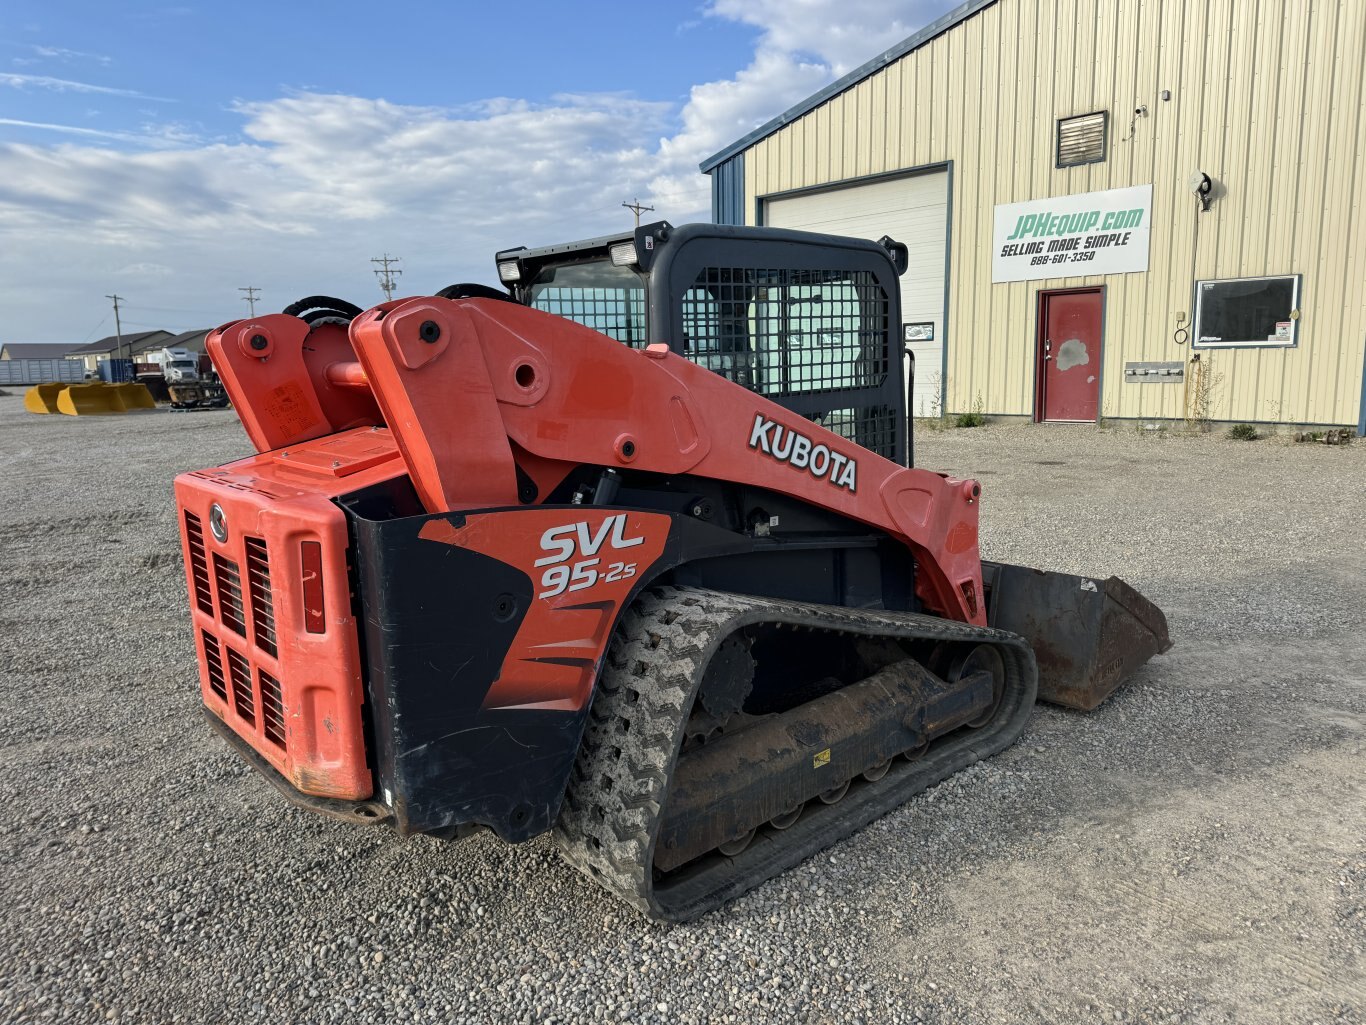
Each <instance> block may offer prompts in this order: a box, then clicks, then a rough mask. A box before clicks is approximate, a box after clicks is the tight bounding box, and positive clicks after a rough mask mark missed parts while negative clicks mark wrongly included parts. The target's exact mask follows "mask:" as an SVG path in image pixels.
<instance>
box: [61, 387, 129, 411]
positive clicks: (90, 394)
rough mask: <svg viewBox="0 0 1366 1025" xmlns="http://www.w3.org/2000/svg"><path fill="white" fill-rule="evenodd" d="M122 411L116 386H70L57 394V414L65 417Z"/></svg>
mask: <svg viewBox="0 0 1366 1025" xmlns="http://www.w3.org/2000/svg"><path fill="white" fill-rule="evenodd" d="M123 411H124V408H123V400H122V399H120V398H119V386H118V385H116V384H72V385H67V387H65V388H63V389H62V390H61V391H60V392H58V393H57V412H59V413H65V414H66V415H67V416H103V415H105V414H108V413H122V412H123Z"/></svg>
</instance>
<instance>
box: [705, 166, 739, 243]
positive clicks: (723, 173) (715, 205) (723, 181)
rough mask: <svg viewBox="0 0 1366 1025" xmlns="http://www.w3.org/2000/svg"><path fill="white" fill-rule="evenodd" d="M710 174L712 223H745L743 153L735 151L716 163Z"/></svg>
mask: <svg viewBox="0 0 1366 1025" xmlns="http://www.w3.org/2000/svg"><path fill="white" fill-rule="evenodd" d="M709 173H710V174H711V220H712V223H713V224H741V225H742V224H744V223H745V155H744V154H743V153H737V154H736V155H735V156H733V157H731V158H730V159H729V160H727V161H726V162H725V163H722V164H718V165H716V167H715V168H713V169H712V170H711V171H710V172H709Z"/></svg>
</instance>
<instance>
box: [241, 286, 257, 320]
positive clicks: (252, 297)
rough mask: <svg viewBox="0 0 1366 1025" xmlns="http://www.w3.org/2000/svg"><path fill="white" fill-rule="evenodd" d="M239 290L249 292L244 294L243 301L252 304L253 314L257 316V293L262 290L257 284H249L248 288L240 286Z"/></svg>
mask: <svg viewBox="0 0 1366 1025" xmlns="http://www.w3.org/2000/svg"><path fill="white" fill-rule="evenodd" d="M237 291H239V292H246V293H247V294H246V295H244V296H242V301H243V302H245V303H250V304H251V315H252V316H253V317H254V316H256V293H257V292H259V291H261V290H260V289H259V288H257V287H256V286H255V285H248V286H247V287H246V288H239V289H238V290H237Z"/></svg>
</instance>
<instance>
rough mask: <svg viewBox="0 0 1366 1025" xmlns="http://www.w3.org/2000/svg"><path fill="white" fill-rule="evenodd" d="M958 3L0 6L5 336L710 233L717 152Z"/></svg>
mask: <svg viewBox="0 0 1366 1025" xmlns="http://www.w3.org/2000/svg"><path fill="white" fill-rule="evenodd" d="M954 6H956V0H783V2H779V0H693V2H685V0H654V2H647V3H641V2H639V0H637V2H635V3H619V2H607V0H578V2H572V3H571V2H566V0H560V2H544V0H523V2H521V3H519V4H516V5H509V4H498V3H487V2H484V3H469V2H463V0H462V2H456V0H451V2H447V3H438V2H410V3H404V2H401V0H395V2H392V3H389V4H387V5H382V4H375V3H366V4H361V3H353V2H350V0H334V2H331V3H322V2H313V0H295V2H279V0H277V2H275V3H264V2H257V0H239V2H236V3H232V4H225V3H222V2H215V3H203V4H188V3H187V4H180V5H169V4H165V3H156V2H151V3H132V2H123V3H117V2H116V3H109V2H104V3H94V2H63V0H6V2H5V4H4V5H3V7H0V342H62V343H67V344H72V345H75V344H81V343H83V342H86V341H92V340H94V339H97V338H100V337H103V336H105V335H109V334H112V333H113V331H114V318H113V311H112V304H111V303H110V301H109V300H108V299H106V298H105V297H106V296H107V295H110V294H118V295H120V296H122V297H123V298H124V300H125V301H124V302H122V303H120V308H121V310H122V311H123V312H122V322H123V328H124V330H125V331H129V332H132V331H144V330H150V329H153V328H165V329H167V330H170V331H176V332H179V331H185V330H190V329H193V328H202V327H212V326H216V325H218V324H221V323H225V322H227V321H230V320H235V319H238V318H240V317H243V316H245V315H247V312H248V307H247V304H246V303H245V302H244V301H243V293H242V292H240V291H238V289H240V288H242V287H244V286H248V285H251V286H255V287H257V288H258V289H259V290H260V291H259V299H258V304H257V310H258V312H267V311H270V310H278V309H280V308H282V307H283V306H285V305H287V304H288V303H290V302H292V301H293V300H295V299H297V298H299V297H301V296H305V295H313V294H326V295H335V296H340V297H341V298H344V299H348V300H350V301H352V302H354V303H356V304H357V305H359V306H362V307H366V306H371V305H374V304H375V303H377V302H380V301H382V300H383V298H384V297H383V293H382V292H381V291H380V289H379V283H378V281H377V279H376V277H375V275H374V273H373V271H374V270H375V267H374V266H373V265H372V264H371V263H370V260H371V258H372V257H377V256H381V255H385V254H388V255H390V256H397V257H398V258H399V259H400V262H399V263H398V264H397V265H396V266H397V268H398V269H399V270H401V271H402V276H401V277H400V278H399V281H398V285H399V289H398V291H399V294H404V295H421V294H431V293H433V292H435V291H436V290H437V289H440V288H442V287H444V286H445V285H448V284H452V283H454V282H458V281H481V282H485V283H490V284H496V283H497V282H496V277H495V274H494V268H493V259H492V258H493V254H494V252H495V251H497V250H499V249H505V248H508V247H510V246H516V245H529V246H536V245H545V244H550V243H554V242H565V241H570V240H573V239H579V238H588V237H592V236H595V235H601V234H605V233H608V232H612V231H617V230H620V229H623V228H627V227H629V226H630V225H631V224H632V223H633V217H632V214H631V213H630V211H628V210H625V209H623V208H622V207H621V203H622V202H623V201H627V200H634V199H636V198H638V199H639V200H640V202H642V203H645V204H647V205H652V206H654V207H655V212H654V213H653V214H646V215H645V216H646V217H647V218H664V219H667V220H670V221H672V222H673V223H675V224H682V223H686V222H688V221H695V220H707V219H708V218H709V216H710V180H709V179H708V178H707V177H706V176H705V175H703V174H701V173H700V172H699V171H698V168H697V165H698V162H699V161H700V160H702V159H703V158H705V157H707V156H710V155H711V154H712V153H715V152H716V151H718V150H720V149H722V148H723V147H725V146H727V145H728V144H730V143H731V142H733V141H735V140H736V139H738V138H740V137H741V136H743V135H744V134H745V133H747V132H749V131H751V130H752V129H754V128H756V127H758V126H759V125H761V124H763V123H764V122H765V121H767V120H769V119H770V118H772V117H773V116H775V115H777V114H780V113H782V112H783V111H784V110H786V109H787V108H789V107H790V106H792V105H793V104H795V103H797V102H799V101H800V100H802V99H804V98H805V97H806V96H808V95H810V94H811V93H813V92H815V91H816V90H818V89H820V88H821V87H822V86H824V85H826V84H827V83H829V82H831V81H833V80H834V79H836V78H838V77H839V76H841V75H843V74H845V73H846V72H848V71H851V70H852V69H854V68H855V67H858V66H859V65H860V64H862V63H864V62H865V61H867V60H869V59H871V58H872V57H874V56H876V55H877V54H879V53H881V52H882V51H883V50H885V49H887V48H888V47H890V46H893V45H895V44H896V43H898V42H900V41H901V40H902V39H904V38H905V37H906V36H908V35H910V34H911V33H912V32H914V31H916V30H917V29H918V28H920V27H921V26H923V25H925V24H926V23H928V22H930V21H932V20H934V19H935V18H937V17H939V16H940V15H942V14H944V13H945V12H946V11H948V10H950V9H951V8H952V7H954Z"/></svg>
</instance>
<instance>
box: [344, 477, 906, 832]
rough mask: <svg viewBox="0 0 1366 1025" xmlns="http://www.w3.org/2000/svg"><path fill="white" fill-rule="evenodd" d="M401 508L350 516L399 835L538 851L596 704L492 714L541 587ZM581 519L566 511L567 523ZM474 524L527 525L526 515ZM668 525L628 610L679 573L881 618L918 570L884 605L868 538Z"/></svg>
mask: <svg viewBox="0 0 1366 1025" xmlns="http://www.w3.org/2000/svg"><path fill="white" fill-rule="evenodd" d="M401 498H402V496H401V495H399V496H397V498H396V497H395V496H393V495H390V494H388V493H387V492H386V493H380V492H375V493H373V494H366V495H362V496H357V497H356V498H355V499H353V500H352V501H350V502H347V503H345V506H346V508H347V510H348V513H349V519H350V522H351V529H352V532H353V537H354V539H355V542H354V543H355V551H356V562H357V580H358V585H359V589H360V592H361V611H362V615H363V617H364V621H365V629H364V644H365V655H366V662H367V667H368V677H367V682H366V686H367V703H368V705H369V709H370V712H371V725H372V727H373V732H374V736H373V744H372V748H371V750H372V751H373V753H374V762H375V772H376V775H377V778H378V780H379V785H380V789H381V796H382V797H383V800H384V803H385V804H386V805H387V806H389V807H390V808H392V809H393V813H394V819H395V822H396V824H397V826H398V828H399V830H400V831H402V832H404V833H437V834H446V833H453V832H455V831H457V830H458V829H459V828H460V827H462V826H468V825H471V824H479V825H484V826H488V827H490V828H491V829H493V830H494V831H495V832H497V833H498V835H499V836H500V837H501V838H502V839H504V840H506V841H509V842H518V841H521V840H527V839H530V838H531V837H533V836H536V835H538V834H540V833H543V832H545V831H546V830H548V829H549V828H550V826H551V825H552V823H553V822H554V821H555V818H556V816H557V815H558V814H559V809H560V802H561V800H562V799H563V796H564V790H565V786H566V784H567V783H568V780H569V773H570V769H571V768H572V767H573V764H574V758H575V756H576V755H577V753H578V748H579V743H580V739H581V737H582V735H583V729H584V724H585V722H586V719H587V715H588V704H591V702H589V703H588V704H586V705H585V707H584V708H583V709H581V710H579V711H572V712H568V711H553V710H544V709H515V708H513V709H484V707H483V704H484V699H485V696H486V695H487V693H488V690H489V688H490V687H491V686H492V685H493V684H494V682H495V681H496V680H497V678H498V675H499V672H500V670H501V668H502V664H503V660H504V658H505V657H506V656H507V653H508V651H509V649H511V648H512V646H513V643H514V639H515V638H516V636H517V633H518V630H519V629H520V628H521V625H522V621H523V619H524V618H525V615H526V611H527V609H528V608H529V606H530V603H531V601H533V600H534V598H533V589H532V581H531V579H530V578H529V577H528V576H527V575H526V574H525V573H524V572H522V571H521V570H520V569H518V568H516V567H514V566H511V565H508V564H506V563H503V562H500V561H498V560H496V559H493V558H490V557H488V556H486V555H482V554H480V553H478V552H472V551H469V550H467V549H464V548H459V547H456V546H453V545H450V544H446V543H443V542H438V541H431V540H426V539H424V538H422V537H421V536H420V532H421V530H422V528H423V527H425V526H427V525H428V524H429V523H432V522H433V521H438V520H446V521H449V522H450V523H451V524H452V525H453V526H461V525H463V523H464V517H462V516H460V515H458V514H451V515H435V516H430V515H425V514H424V515H417V516H403V515H398V516H395V517H394V518H388V517H391V516H394V514H395V513H396V512H398V511H399V509H400V507H403V506H405V505H406V503H405V502H403V501H400V500H399V499H401ZM535 508H536V509H538V510H544V509H545V508H546V507H545V506H537V507H535ZM580 508H581V507H579V506H567V507H565V509H566V515H567V516H573V515H574V513H575V511H576V510H578V509H580ZM480 511H481V512H497V513H500V514H506V515H508V516H517V515H519V514H520V513H523V512H525V511H526V508H525V507H518V508H514V509H504V510H480ZM371 515H375V516H379V517H381V518H380V519H370V518H368V517H369V516H371ZM672 520H673V524H672V527H671V528H670V532H669V539H668V541H667V543H666V545H665V548H664V552H663V555H662V556H661V557H660V559H659V561H658V562H656V563H655V564H654V566H653V567H652V568H651V569H650V570H649V571H648V572H644V573H642V578H641V579H640V581H639V582H638V584H637V587H636V588H635V590H634V591H632V593H631V595H630V596H629V597H628V599H627V604H629V602H630V601H633V600H634V599H635V596H636V595H637V594H638V593H639V591H640V589H641V588H643V587H645V586H647V585H649V584H651V583H654V582H657V581H661V580H666V581H667V580H669V579H670V578H671V577H672V576H673V575H674V574H675V573H681V574H684V575H687V576H688V578H689V579H692V578H693V577H696V578H698V579H702V580H705V581H712V580H713V579H720V578H722V577H724V578H725V583H726V584H727V585H728V586H729V587H731V588H733V589H734V590H736V591H740V592H747V593H756V594H774V595H779V596H784V595H788V594H790V593H792V592H794V591H805V590H808V589H812V588H813V587H814V591H813V595H814V600H817V601H821V602H825V603H831V604H841V605H855V606H862V607H872V608H876V607H888V606H887V605H886V602H888V601H891V602H892V605H891V607H897V606H898V605H899V604H900V603H901V602H904V601H906V600H907V599H908V598H909V590H910V588H911V586H912V583H913V581H912V576H911V573H912V571H911V570H910V567H909V566H908V567H907V573H906V578H907V579H906V580H905V582H904V584H902V585H900V586H896V587H892V588H888V587H887V583H886V581H885V580H884V581H883V584H882V588H881V590H882V594H881V595H879V593H878V592H879V582H878V581H879V576H880V575H882V576H885V570H886V566H885V565H883V560H880V559H879V558H878V554H877V553H878V547H877V546H878V540H877V539H876V538H874V537H871V536H863V537H849V536H827V537H824V538H820V537H809V538H807V539H806V540H804V541H800V542H798V541H794V540H782V539H778V538H768V537H758V538H756V537H752V536H749V535H746V534H741V533H736V532H734V531H731V530H727V529H724V528H721V527H718V526H715V525H712V524H709V523H706V522H703V521H701V520H698V519H695V518H693V517H690V516H681V515H677V514H674V515H673V516H672ZM907 561H909V558H908V557H907ZM880 571H882V572H881V574H880ZM803 582H804V583H803ZM903 587H904V588H905V591H904V592H903V591H902V588H903ZM623 607H625V606H624V605H623Z"/></svg>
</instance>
